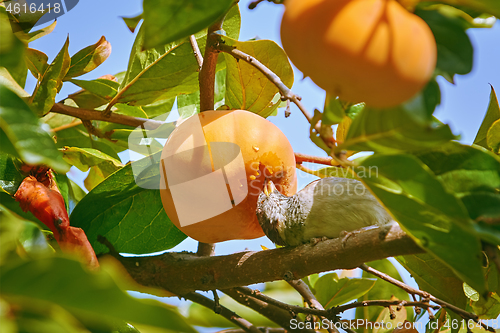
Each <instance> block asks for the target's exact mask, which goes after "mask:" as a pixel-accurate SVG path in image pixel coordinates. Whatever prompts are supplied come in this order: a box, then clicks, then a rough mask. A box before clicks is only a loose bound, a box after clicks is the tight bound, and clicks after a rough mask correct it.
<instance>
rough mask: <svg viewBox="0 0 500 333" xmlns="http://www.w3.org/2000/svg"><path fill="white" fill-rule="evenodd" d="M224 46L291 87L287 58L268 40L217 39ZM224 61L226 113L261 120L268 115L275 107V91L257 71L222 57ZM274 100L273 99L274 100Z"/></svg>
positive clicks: (232, 59)
mask: <svg viewBox="0 0 500 333" xmlns="http://www.w3.org/2000/svg"><path fill="white" fill-rule="evenodd" d="M221 38H222V40H223V41H224V43H225V44H226V45H228V46H232V47H234V48H236V49H238V50H240V51H242V52H244V53H246V54H248V55H250V56H252V57H254V58H256V59H257V60H258V61H259V62H261V63H262V64H263V65H265V66H266V67H267V68H269V69H270V70H271V71H272V72H273V73H275V74H276V75H277V76H278V77H279V78H280V79H281V81H282V82H283V83H284V84H285V85H286V86H287V87H291V86H292V84H293V71H292V67H291V65H290V62H289V61H288V57H287V56H286V54H285V52H284V51H283V49H282V48H281V47H279V46H278V44H276V43H275V42H273V41H271V40H256V41H248V42H239V41H236V40H234V39H232V38H229V37H223V36H222V37H221ZM224 58H225V59H226V66H227V69H226V71H227V72H226V98H225V104H226V105H228V106H229V108H230V109H241V110H248V111H252V112H254V113H257V114H259V115H261V116H263V117H268V116H269V115H271V114H272V113H273V112H274V111H275V110H276V109H277V108H278V106H279V104H280V99H279V95H277V94H278V93H279V89H278V88H277V87H276V85H275V84H274V83H272V82H271V81H270V80H269V79H268V78H267V77H265V76H264V74H262V73H261V72H260V71H259V70H258V69H257V68H255V67H254V66H252V65H251V64H248V63H247V62H245V61H237V59H235V58H234V57H233V56H231V55H229V54H224ZM276 97H277V98H276Z"/></svg>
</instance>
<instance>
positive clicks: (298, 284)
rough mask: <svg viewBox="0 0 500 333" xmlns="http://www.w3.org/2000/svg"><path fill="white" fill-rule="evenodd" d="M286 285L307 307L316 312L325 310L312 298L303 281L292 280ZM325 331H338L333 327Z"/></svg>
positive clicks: (312, 295) (330, 332)
mask: <svg viewBox="0 0 500 333" xmlns="http://www.w3.org/2000/svg"><path fill="white" fill-rule="evenodd" d="M288 284H289V285H291V286H292V287H293V288H294V289H295V290H296V291H297V292H298V293H299V294H300V296H302V298H303V299H304V301H305V302H306V303H307V304H308V305H309V307H311V308H313V309H318V310H324V309H325V308H324V307H323V305H321V303H320V302H319V301H318V300H317V299H316V296H314V294H313V293H312V291H311V289H309V286H308V285H307V284H305V283H304V281H302V280H293V281H288ZM323 318H325V317H320V319H321V320H323ZM327 330H328V332H329V333H339V331H338V330H337V328H336V327H335V326H330V327H327Z"/></svg>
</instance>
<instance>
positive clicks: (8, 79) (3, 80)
mask: <svg viewBox="0 0 500 333" xmlns="http://www.w3.org/2000/svg"><path fill="white" fill-rule="evenodd" d="M0 84H1V85H2V86H4V87H7V88H9V89H10V90H12V91H13V92H15V93H16V94H17V95H18V96H20V97H28V96H29V95H30V94H28V93H27V92H26V90H24V89H23V88H22V87H21V86H20V85H19V83H17V81H16V80H15V79H14V78H13V77H12V75H10V73H9V71H8V70H7V69H6V68H4V67H0Z"/></svg>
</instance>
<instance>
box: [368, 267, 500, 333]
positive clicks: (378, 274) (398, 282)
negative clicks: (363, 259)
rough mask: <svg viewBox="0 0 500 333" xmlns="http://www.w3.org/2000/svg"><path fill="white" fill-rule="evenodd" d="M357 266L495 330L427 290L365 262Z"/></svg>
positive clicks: (492, 330)
mask: <svg viewBox="0 0 500 333" xmlns="http://www.w3.org/2000/svg"><path fill="white" fill-rule="evenodd" d="M359 268H361V269H362V270H364V271H365V272H368V273H370V274H373V275H375V276H377V277H379V278H381V279H382V280H385V281H387V282H389V283H392V284H393V285H395V286H397V287H399V288H401V289H403V290H404V291H406V292H407V293H409V294H416V295H419V296H422V297H423V298H424V299H429V300H431V301H433V302H434V303H436V304H439V305H440V306H441V307H443V308H448V309H450V310H451V311H453V312H455V313H456V314H458V315H459V316H460V317H462V318H464V319H471V320H473V321H474V322H476V323H478V324H480V325H481V326H483V328H484V329H486V330H488V331H490V332H495V330H494V329H493V328H492V327H489V326H488V325H486V324H484V323H483V322H481V321H480V320H479V317H478V316H477V315H475V314H473V313H470V312H467V311H465V310H462V309H460V308H459V307H457V306H455V305H453V304H450V303H448V302H445V301H443V300H441V299H439V298H437V297H435V296H433V295H431V294H429V293H428V292H426V291H423V290H419V289H415V288H413V287H411V286H409V285H407V284H406V283H403V282H401V281H399V280H396V279H394V278H393V277H391V276H389V275H387V274H385V273H382V272H380V271H378V270H376V269H374V268H372V267H370V266H368V265H366V264H362V265H360V266H359Z"/></svg>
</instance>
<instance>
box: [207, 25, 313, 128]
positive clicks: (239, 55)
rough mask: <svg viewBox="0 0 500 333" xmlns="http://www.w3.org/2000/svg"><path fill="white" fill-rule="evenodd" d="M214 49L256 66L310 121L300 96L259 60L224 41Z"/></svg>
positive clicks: (309, 115) (310, 119)
mask: <svg viewBox="0 0 500 333" xmlns="http://www.w3.org/2000/svg"><path fill="white" fill-rule="evenodd" d="M214 38H216V39H217V40H218V39H219V37H218V36H217V35H214ZM216 49H217V50H219V51H221V52H225V53H228V54H230V55H232V56H233V57H235V58H236V59H240V60H243V61H245V62H247V63H249V64H250V65H252V66H254V67H255V68H257V69H258V70H259V71H260V72H261V73H262V74H264V75H265V76H266V77H267V78H268V80H269V81H271V82H272V83H273V84H274V85H275V86H276V87H278V89H279V90H280V92H281V95H282V96H283V98H285V99H288V100H291V101H292V102H294V103H295V105H297V107H298V108H299V109H300V111H302V114H303V115H304V116H305V117H306V119H307V121H308V122H309V123H310V122H311V121H312V116H311V114H310V113H309V111H307V109H306V107H305V106H304V104H302V102H301V100H302V98H301V97H300V96H298V95H296V94H294V93H293V92H292V90H290V88H288V87H287V86H286V85H285V84H284V83H283V82H282V81H281V79H280V78H279V76H278V75H276V74H274V73H273V72H272V71H271V70H270V69H269V68H267V67H266V66H265V65H263V64H262V63H261V62H260V61H259V60H257V59H255V58H254V57H252V56H250V55H248V54H246V53H245V52H242V51H240V50H238V49H237V48H235V47H233V46H229V45H226V44H224V43H217V44H216ZM318 129H319V128H318Z"/></svg>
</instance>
